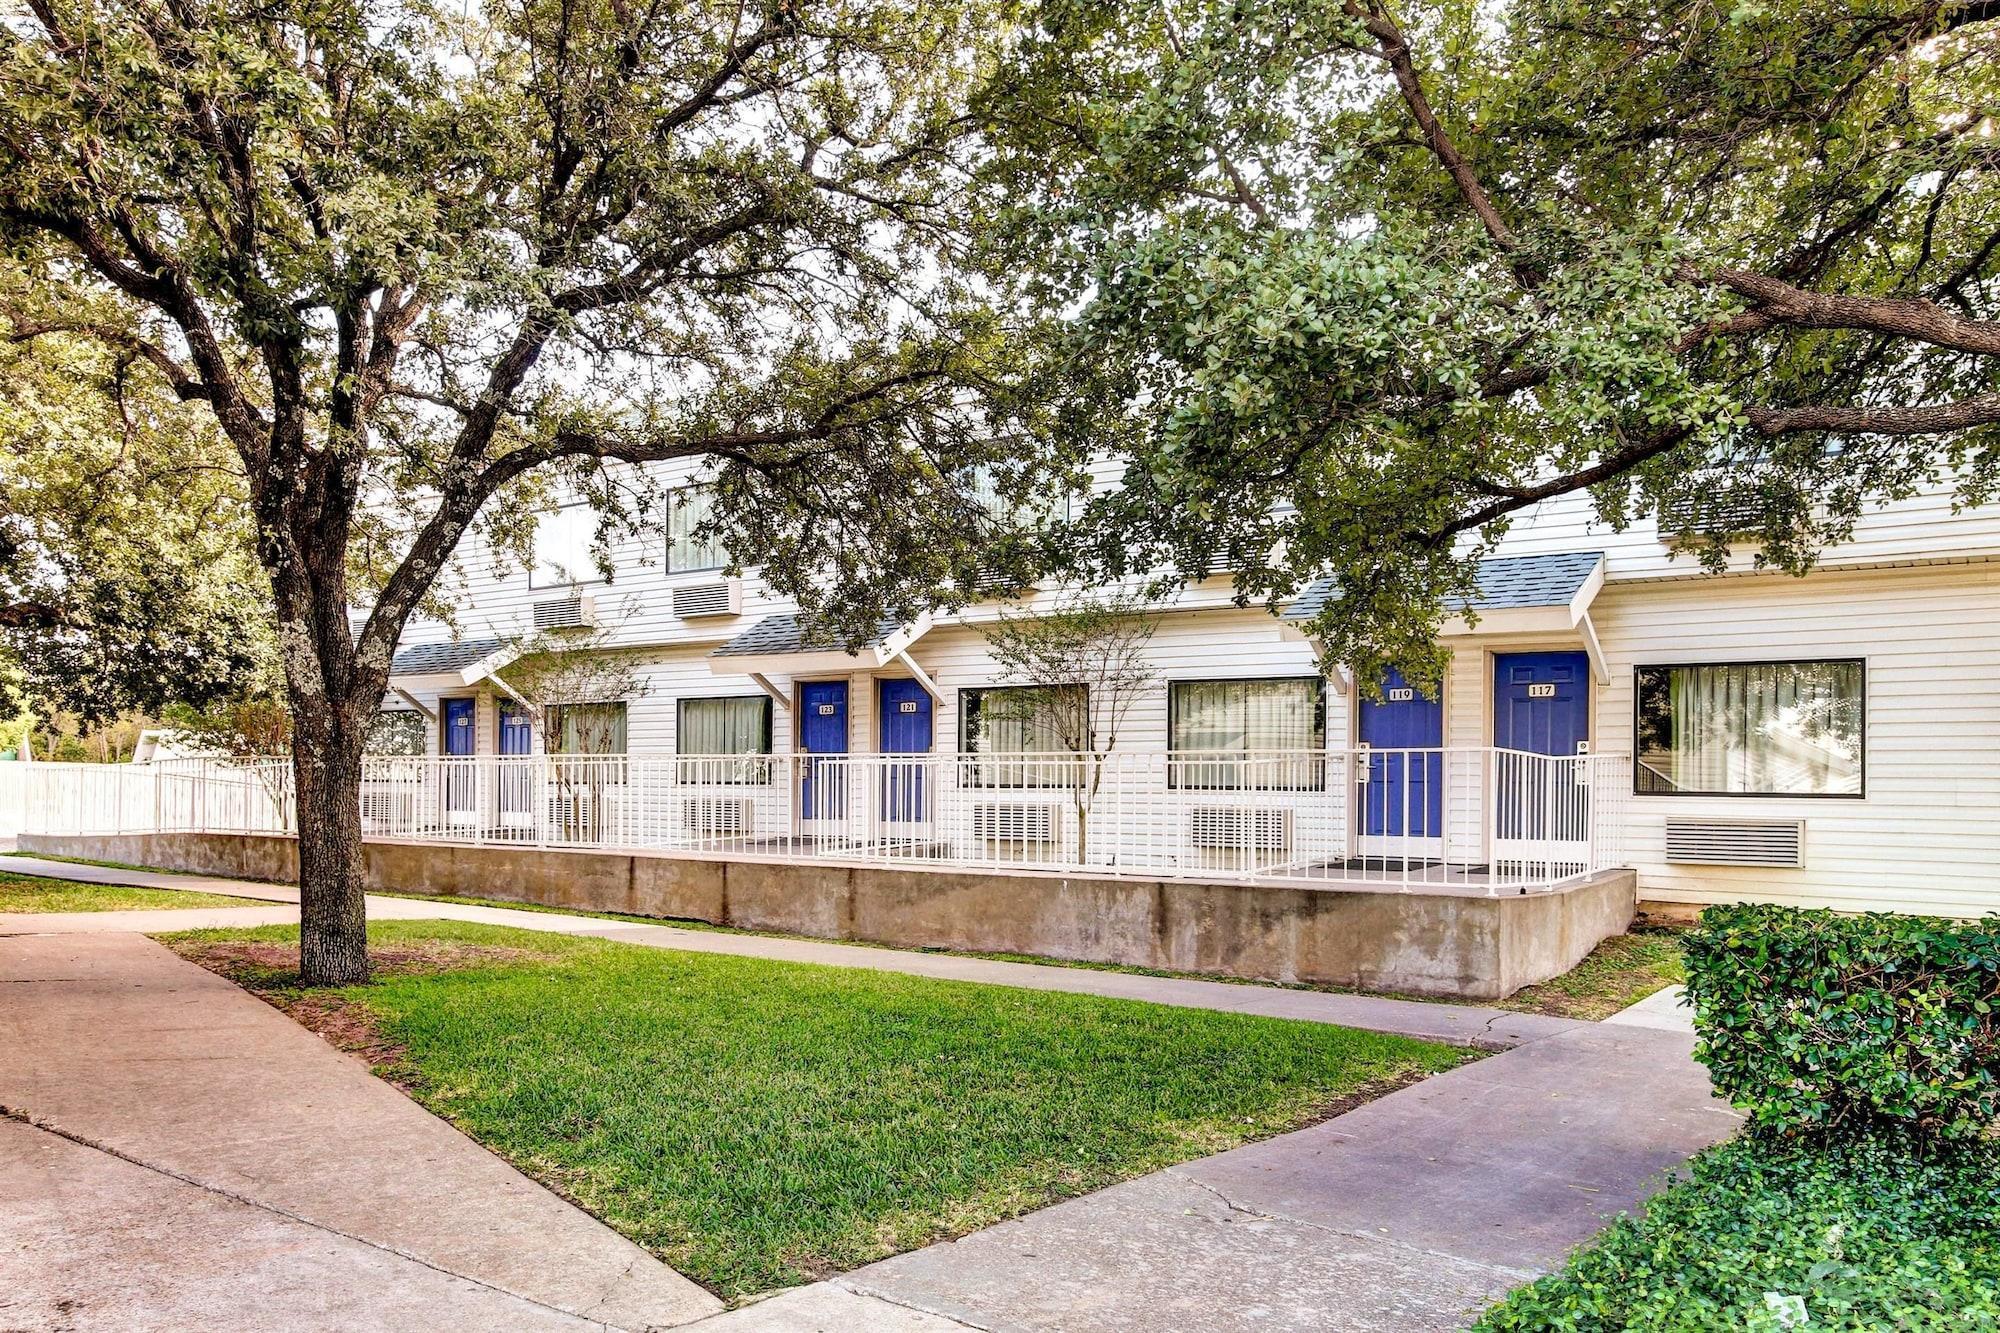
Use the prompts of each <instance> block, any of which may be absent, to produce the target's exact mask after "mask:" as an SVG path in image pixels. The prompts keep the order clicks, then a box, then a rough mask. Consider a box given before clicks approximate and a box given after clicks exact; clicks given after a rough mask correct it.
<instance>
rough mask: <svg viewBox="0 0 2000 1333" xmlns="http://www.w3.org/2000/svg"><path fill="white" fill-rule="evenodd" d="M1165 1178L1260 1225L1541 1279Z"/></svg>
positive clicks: (1515, 1278) (1514, 1277)
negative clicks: (1296, 1229)
mask: <svg viewBox="0 0 2000 1333" xmlns="http://www.w3.org/2000/svg"><path fill="white" fill-rule="evenodd" d="M1164 1174H1166V1175H1170V1176H1172V1177H1174V1179H1176V1180H1180V1181H1184V1182H1185V1183H1187V1184H1189V1185H1192V1186H1194V1187H1195V1188H1196V1189H1198V1190H1201V1191H1203V1192H1205V1193H1207V1194H1209V1195H1212V1196H1213V1197H1214V1198H1215V1199H1216V1201H1217V1202H1219V1203H1221V1204H1222V1206H1223V1207H1225V1208H1227V1209H1229V1211H1231V1212H1233V1213H1241V1214H1243V1215H1244V1216H1245V1217H1254V1218H1257V1219H1258V1220H1259V1221H1264V1222H1281V1223H1284V1224H1286V1225H1288V1226H1296V1227H1304V1228H1306V1229H1307V1230H1309V1231H1319V1232H1324V1233H1325V1234H1327V1235H1329V1236H1345V1237H1346V1238H1348V1239H1349V1240H1365V1241H1368V1242H1370V1243H1371V1244H1375V1245H1382V1246H1386V1247H1388V1248H1389V1249H1394V1250H1401V1251H1403V1252H1404V1253H1406V1254H1416V1255H1422V1256H1423V1257H1424V1258H1426V1259H1448V1260H1450V1261H1451V1262H1452V1263H1455V1264H1461V1265H1463V1266H1465V1267H1467V1268H1473V1269H1477V1270H1479V1271H1480V1272H1483V1273H1493V1274H1496V1275H1498V1276H1500V1277H1504V1278H1507V1279H1509V1281H1510V1282H1513V1283H1521V1282H1527V1281H1530V1280H1531V1279H1534V1278H1537V1277H1540V1276H1541V1272H1540V1270H1538V1269H1530V1268H1514V1267H1510V1266H1509V1265H1507V1264H1495V1263H1488V1262H1487V1261H1485V1260H1484V1259H1473V1258H1470V1257H1468V1256H1466V1255H1463V1254H1453V1253H1452V1252H1451V1251H1450V1250H1438V1249H1432V1248H1430V1247H1429V1246H1425V1245H1412V1244H1410V1243H1409V1242H1408V1241H1404V1240H1397V1239H1396V1238H1395V1237H1394V1236H1383V1235H1378V1234H1375V1233H1373V1232H1367V1231H1355V1230H1353V1229H1351V1228H1348V1227H1336V1226H1329V1225H1327V1224H1326V1223H1325V1222H1315V1221H1312V1220H1311V1219H1310V1218H1304V1217H1293V1216H1291V1215H1290V1214H1288V1213H1274V1212H1270V1211H1268V1210H1265V1209H1262V1208H1254V1207H1252V1206H1250V1205H1249V1204H1246V1203H1241V1202H1239V1201H1237V1200H1235V1199H1232V1198H1230V1197H1229V1195H1227V1194H1225V1193H1224V1192H1223V1191H1221V1190H1219V1189H1217V1188H1216V1187H1215V1186H1213V1185H1211V1184H1209V1183H1208V1182H1207V1181H1205V1180H1199V1179H1197V1178H1195V1177H1194V1176H1190V1175H1187V1174H1186V1173H1185V1172H1183V1171H1182V1170H1181V1169H1180V1168H1179V1167H1168V1168H1167V1169H1166V1171H1165V1173H1164Z"/></svg>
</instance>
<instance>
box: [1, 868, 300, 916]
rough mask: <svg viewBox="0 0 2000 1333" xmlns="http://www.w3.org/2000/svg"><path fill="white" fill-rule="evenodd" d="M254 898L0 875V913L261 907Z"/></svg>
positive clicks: (261, 904)
mask: <svg viewBox="0 0 2000 1333" xmlns="http://www.w3.org/2000/svg"><path fill="white" fill-rule="evenodd" d="M266 905H267V904H265V903H263V902H260V901H258V900H257V899H255V898H225V897H224V896H222V895H221V894H219V893H195V892H192V891H184V890H181V889H134V888H127V887H126V886H124V885H122V884H84V883H80V882H78V881H75V880H66V879H43V878H41V877H40V876H38V875H16V874H13V873H11V872H9V871H0V912H123V911H130V910H134V909H142V910H143V909H149V908H170V907H263V906H266Z"/></svg>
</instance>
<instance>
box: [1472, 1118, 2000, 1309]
mask: <svg viewBox="0 0 2000 1333" xmlns="http://www.w3.org/2000/svg"><path fill="white" fill-rule="evenodd" d="M1690 1171H1691V1174H1690V1175H1689V1176H1688V1177H1686V1178H1684V1179H1680V1180H1677V1181H1675V1182H1674V1183H1672V1184H1670V1185H1669V1186H1668V1187H1667V1188H1666V1189H1664V1190H1662V1191H1661V1192H1660V1193H1658V1194H1656V1195H1654V1196H1653V1198H1652V1200H1651V1201H1650V1202H1648V1203H1647V1205H1646V1209H1645V1213H1644V1215H1643V1216H1641V1217H1639V1218H1636V1219H1635V1218H1630V1217H1625V1218H1620V1219H1619V1220H1618V1221H1617V1222H1615V1223H1613V1224H1612V1226H1611V1228H1610V1229H1609V1230H1607V1231H1606V1232H1604V1233H1603V1235H1601V1236H1599V1237H1598V1239H1597V1240H1596V1242H1594V1243H1593V1244H1592V1245H1591V1246H1590V1247H1589V1248H1587V1249H1584V1250H1581V1251H1579V1252H1578V1253H1577V1254H1576V1255H1574V1256H1573V1257H1572V1258H1571V1259H1570V1261H1569V1263H1568V1264H1567V1265H1566V1266H1565V1267H1564V1268H1563V1269H1562V1271H1560V1272H1558V1273H1553V1274H1550V1275H1549V1276H1547V1277H1544V1278H1542V1279H1540V1280H1539V1281H1536V1282H1534V1283H1532V1284H1530V1285H1528V1286H1525V1287H1522V1288H1520V1289H1519V1290H1517V1291H1515V1292H1514V1293H1513V1294H1512V1295H1511V1296H1509V1297H1508V1298H1507V1299H1506V1300H1504V1301H1502V1302H1501V1303H1500V1304H1499V1305H1497V1306H1495V1307H1494V1308H1493V1309H1491V1310H1489V1311H1488V1312H1487V1314H1486V1316H1485V1317H1484V1318H1483V1319H1482V1320H1481V1321H1480V1323H1479V1324H1478V1325H1476V1328H1477V1329H1478V1330H1481V1331H1482V1333H1526V1331H1527V1330H1534V1331H1535V1333H1610V1330H1614V1329H1615V1330H1629V1331H1630V1333H1696V1331H1697V1330H1700V1331H1701V1333H1708V1331H1709V1330H1715V1329H1746V1330H1758V1331H1760V1333H1761V1331H1763V1330H1781V1329H1803V1330H1809V1331H1811V1333H1823V1331H1825V1330H1864V1329H1865V1330H1878V1329H1946V1328H1949V1329H1985V1330H1991V1329H1995V1328H2000V1191H1996V1190H1995V1188H1994V1186H1993V1183H1992V1182H1993V1181H1994V1179H1995V1173H1996V1172H2000V1148H1996V1146H1995V1145H1994V1144H1993V1143H1991V1142H1988V1141H1978V1140H1973V1141H1968V1142H1962V1143H1930V1144H1928V1145H1927V1144H1925V1143H1924V1142H1922V1141H1920V1140H1919V1139H1917V1138H1916V1137H1915V1136H1914V1135H1910V1134H1905V1133H1897V1132H1887V1133H1877V1134H1861V1135H1857V1136H1853V1137H1843V1138H1840V1139H1835V1140H1826V1141H1816V1142H1807V1141H1802V1140H1796V1139H1794V1140H1780V1139H1777V1138H1775V1137H1774V1136H1771V1135H1767V1134H1749V1135H1745V1136H1744V1137H1741V1138H1738V1139H1734V1140H1732V1141H1730V1142H1728V1143H1724V1144H1720V1145H1718V1146H1716V1147H1714V1148H1710V1149H1708V1150H1707V1151H1706V1152H1704V1153H1702V1154H1700V1155H1699V1156H1697V1157H1696V1158H1695V1159H1694V1161H1693V1162H1692V1163H1691V1166H1690Z"/></svg>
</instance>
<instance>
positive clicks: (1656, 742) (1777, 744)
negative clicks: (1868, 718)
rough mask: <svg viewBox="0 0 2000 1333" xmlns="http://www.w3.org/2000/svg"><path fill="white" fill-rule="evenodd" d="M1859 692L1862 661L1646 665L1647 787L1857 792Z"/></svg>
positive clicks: (1744, 792) (1734, 792) (1661, 789)
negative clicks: (1647, 713)
mask: <svg viewBox="0 0 2000 1333" xmlns="http://www.w3.org/2000/svg"><path fill="white" fill-rule="evenodd" d="M1648 675H1651V676H1653V679H1652V680H1651V681H1648V680H1647V679H1646V677H1647V676H1648ZM1662 675H1664V677H1665V679H1664V680H1661V679H1660V677H1661V676H1662ZM1662 685H1664V687H1665V688H1664V689H1662V688H1661V686H1662ZM1861 695H1862V669H1861V664H1860V663H1859V662H1768V663H1742V664H1722V665H1716V666H1696V667H1646V668H1641V681H1640V697H1641V708H1642V716H1641V719H1640V735H1641V753H1640V762H1641V772H1642V775H1643V776H1642V781H1641V787H1642V789H1643V790H1647V791H1658V792H1715V793H1722V794H1732V795H1766V796H1857V795H1859V794H1860V793H1861V774H1862V737H1861V715H1862V700H1861ZM1648 711H1650V712H1651V713H1652V716H1646V715H1645V713H1646V712H1648ZM1662 711H1663V712H1664V715H1662Z"/></svg>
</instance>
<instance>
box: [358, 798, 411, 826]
mask: <svg viewBox="0 0 2000 1333" xmlns="http://www.w3.org/2000/svg"><path fill="white" fill-rule="evenodd" d="M416 823H417V794H416V793H415V792H413V791H408V790H399V789H396V788H391V789H389V790H386V791H369V790H368V789H367V788H365V787H364V788H362V791H361V827H362V830H363V831H364V832H368V833H394V832H396V831H397V830H399V829H400V830H405V831H413V830H414V829H415V828H416Z"/></svg>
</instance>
